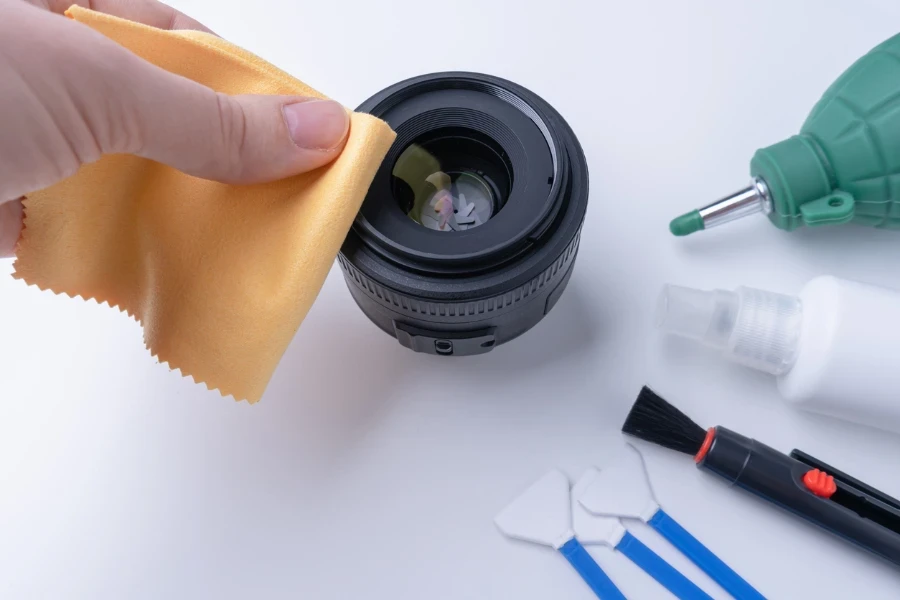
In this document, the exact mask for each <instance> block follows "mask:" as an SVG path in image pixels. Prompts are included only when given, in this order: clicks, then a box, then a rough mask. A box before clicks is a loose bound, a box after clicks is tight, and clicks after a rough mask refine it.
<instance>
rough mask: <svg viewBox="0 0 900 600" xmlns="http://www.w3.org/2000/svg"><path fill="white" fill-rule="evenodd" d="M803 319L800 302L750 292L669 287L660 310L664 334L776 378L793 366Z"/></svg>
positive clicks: (666, 287)
mask: <svg viewBox="0 0 900 600" xmlns="http://www.w3.org/2000/svg"><path fill="white" fill-rule="evenodd" d="M802 317H803V312H802V305H801V303H800V300H799V298H796V297H794V296H786V295H783V294H776V293H774V292H768V291H765V290H757V289H753V288H747V287H739V288H737V289H736V290H735V291H727V290H710V291H707V290H697V289H692V288H687V287H681V286H675V285H666V286H665V287H664V288H663V291H662V293H661V294H660V297H659V305H658V308H657V326H658V327H659V328H660V329H662V330H663V331H666V332H668V333H671V334H674V335H678V336H681V337H685V338H689V339H692V340H696V341H698V342H700V343H702V344H705V345H706V346H709V347H712V348H716V349H717V350H719V351H721V352H722V353H723V354H725V356H726V357H727V358H729V359H730V360H732V361H734V362H736V363H740V364H743V365H746V366H748V367H752V368H754V369H758V370H760V371H765V372H766V373H771V374H772V375H781V374H783V373H786V372H787V371H789V370H790V369H791V367H792V366H793V365H794V361H795V360H796V357H797V350H798V345H799V339H800V327H801V321H802Z"/></svg>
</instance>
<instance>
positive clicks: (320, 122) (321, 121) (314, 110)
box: [282, 100, 350, 150]
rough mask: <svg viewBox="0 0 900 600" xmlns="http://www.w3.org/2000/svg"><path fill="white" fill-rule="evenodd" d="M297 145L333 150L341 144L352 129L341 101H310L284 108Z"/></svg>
mask: <svg viewBox="0 0 900 600" xmlns="http://www.w3.org/2000/svg"><path fill="white" fill-rule="evenodd" d="M282 112H283V113H284V122H285V123H286V124H287V128H288V132H290V134H291V139H292V140H293V141H294V143H295V144H297V145H298V146H300V147H301V148H306V149H307V150H332V149H334V148H337V147H338V146H340V145H341V143H342V142H343V141H344V137H346V135H347V130H348V129H349V127H350V118H349V117H348V116H347V111H346V110H345V109H344V107H343V106H341V105H340V104H338V103H337V102H332V101H330V100H309V101H307V102H297V103H295V104H288V105H286V106H285V107H284V109H282Z"/></svg>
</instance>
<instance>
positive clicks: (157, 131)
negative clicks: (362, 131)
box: [133, 74, 350, 183]
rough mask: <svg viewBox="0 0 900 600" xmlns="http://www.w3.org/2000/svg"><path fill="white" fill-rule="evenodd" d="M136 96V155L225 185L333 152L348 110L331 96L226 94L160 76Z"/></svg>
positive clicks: (275, 173) (313, 164)
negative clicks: (315, 97)
mask: <svg viewBox="0 0 900 600" xmlns="http://www.w3.org/2000/svg"><path fill="white" fill-rule="evenodd" d="M148 92H149V97H144V98H142V99H140V100H138V102H137V104H136V106H135V108H136V110H135V112H134V113H133V114H134V118H135V119H136V123H135V125H134V127H133V129H134V130H136V131H138V132H139V133H138V135H137V136H136V137H137V139H138V140H139V145H138V148H137V149H136V151H135V152H134V153H135V154H138V155H140V156H144V157H146V158H149V159H152V160H155V161H157V162H161V163H165V164H168V165H170V166H172V167H175V168H177V169H179V170H181V171H184V172H185V173H189V174H191V175H196V176H198V177H204V178H207V179H215V180H217V181H222V182H225V183H256V182H261V181H272V180H277V179H282V178H285V177H288V176H291V175H296V174H298V173H303V172H306V171H310V170H312V169H316V168H318V167H321V166H323V165H325V164H327V163H329V162H331V161H332V160H334V159H335V157H337V155H338V154H339V153H340V151H341V150H342V149H343V146H344V142H345V140H346V138H347V134H348V130H349V126H350V120H349V116H348V114H347V111H346V109H345V108H344V107H342V106H341V105H340V104H338V103H336V102H332V101H326V100H318V99H311V98H297V97H284V96H274V97H273V96H249V95H247V96H226V95H224V94H219V93H215V92H213V91H212V90H209V89H207V88H204V87H203V86H200V85H198V84H195V83H193V82H189V81H187V80H185V79H181V78H177V77H174V76H170V75H168V74H166V75H165V76H160V77H159V82H158V87H155V88H154V89H153V90H152V92H151V91H150V90H148Z"/></svg>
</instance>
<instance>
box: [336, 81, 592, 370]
mask: <svg viewBox="0 0 900 600" xmlns="http://www.w3.org/2000/svg"><path fill="white" fill-rule="evenodd" d="M358 110H360V111H361V112H367V113H370V114H372V115H374V116H377V117H379V118H381V119H383V120H384V121H386V122H387V123H388V124H389V125H390V126H391V127H392V128H393V129H394V131H396V133H397V139H396V140H395V142H394V145H393V146H392V147H391V149H390V150H389V152H388V154H387V156H386V158H385V160H384V161H383V163H382V165H381V168H380V169H379V170H378V172H377V174H376V175H375V178H374V180H373V181H372V184H371V186H370V188H369V191H368V194H367V196H366V198H365V200H364V202H363V205H362V208H361V209H360V212H359V214H358V215H357V218H356V220H355V222H354V224H353V227H352V229H351V231H350V233H349V234H348V236H347V239H346V241H345V242H344V245H343V247H342V248H341V253H340V255H339V263H340V265H341V268H342V270H343V272H344V278H345V280H346V282H347V285H348V287H349V289H350V292H351V294H352V295H353V297H354V299H355V300H356V302H357V304H358V305H359V306H360V308H361V309H362V311H363V312H364V313H365V314H366V316H368V318H369V319H370V320H371V321H372V322H374V323H375V324H376V325H378V326H379V327H380V328H381V329H383V330H384V331H386V332H387V333H389V334H390V335H392V336H394V337H396V338H397V340H398V341H399V342H400V343H401V344H403V345H404V346H406V347H408V348H411V349H413V350H416V351H419V352H426V353H430V354H438V355H444V356H450V355H456V356H459V355H471V354H480V353H484V352H488V351H490V350H491V349H493V348H494V347H495V346H498V345H500V344H503V343H505V342H508V341H510V340H512V339H514V338H516V337H518V336H520V335H522V334H523V333H525V332H526V331H528V330H529V329H531V328H532V327H534V325H536V324H537V323H538V322H539V321H540V320H541V319H543V317H544V316H545V315H546V314H547V313H548V312H549V311H550V309H551V308H552V307H553V305H554V304H555V303H556V301H557V300H558V299H559V297H560V295H561V294H562V292H563V290H564V289H565V287H566V284H567V283H568V280H569V277H570V276H571V273H572V268H573V265H574V262H575V256H576V254H577V250H578V241H579V236H580V231H581V225H582V222H583V220H584V216H585V212H586V209H587V202H588V171H587V165H586V163H585V158H584V154H583V152H582V149H581V146H580V145H579V143H578V140H577V139H576V137H575V135H574V133H573V132H572V130H571V129H570V128H569V126H568V125H567V124H566V122H565V121H564V120H563V118H562V117H561V116H560V115H559V114H558V113H557V112H556V111H555V110H554V109H553V108H552V107H551V106H550V105H549V104H547V103H546V102H545V101H543V100H542V99H541V98H539V97H538V96H537V95H535V94H533V93H532V92H530V91H528V90H527V89H525V88H523V87H521V86H519V85H516V84H514V83H511V82H509V81H505V80H503V79H499V78H496V77H491V76H487V75H480V74H474V73H439V74H434V75H426V76H423V77H417V78H414V79H410V80H407V81H404V82H401V83H399V84H396V85H394V86H392V87H390V88H387V89H386V90H383V91H382V92H379V93H378V94H376V95H375V96H373V97H372V98H370V99H369V100H367V101H366V102H364V103H363V104H362V105H361V106H360V107H359V109H358Z"/></svg>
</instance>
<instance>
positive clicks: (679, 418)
mask: <svg viewBox="0 0 900 600" xmlns="http://www.w3.org/2000/svg"><path fill="white" fill-rule="evenodd" d="M622 431H623V432H625V433H627V434H628V435H633V436H634V437H636V438H640V439H642V440H645V441H648V442H653V443H654V444H657V445H659V446H663V447H665V448H669V449H670V450H677V451H678V452H684V453H685V454H690V455H691V456H695V455H696V454H697V453H698V452H700V448H702V447H703V441H704V440H705V439H706V435H707V432H706V430H705V429H703V428H702V427H700V426H699V425H697V424H696V423H694V421H692V420H691V418H690V417H688V416H687V415H686V414H684V413H683V412H681V411H680V410H678V409H677V408H675V407H674V406H672V405H671V404H669V403H668V402H666V401H665V400H664V399H662V398H660V397H659V396H658V395H657V394H656V393H655V392H654V391H653V390H651V389H650V388H648V387H647V386H644V387H643V388H642V389H641V393H640V394H638V397H637V400H636V401H635V403H634V406H633V407H632V408H631V412H630V413H628V417H627V418H626V419H625V424H624V425H623V426H622Z"/></svg>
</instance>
